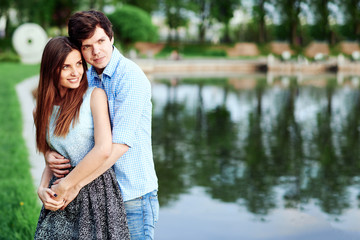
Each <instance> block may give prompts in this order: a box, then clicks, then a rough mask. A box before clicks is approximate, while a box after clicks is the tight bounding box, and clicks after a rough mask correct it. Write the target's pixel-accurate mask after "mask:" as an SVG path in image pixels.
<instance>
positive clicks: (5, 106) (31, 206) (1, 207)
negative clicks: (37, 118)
mask: <svg viewBox="0 0 360 240" xmlns="http://www.w3.org/2000/svg"><path fill="white" fill-rule="evenodd" d="M38 72H39V66H38V65H22V64H19V63H3V62H2V63H0V76H1V78H0V85H1V88H0V126H1V127H0V239H9V240H12V239H33V233H34V231H35V227H36V222H37V218H38V214H39V211H40V205H39V203H38V202H37V196H36V192H35V186H34V185H33V179H32V177H31V173H30V163H29V160H28V152H27V149H26V145H25V142H24V139H23V138H22V116H21V110H20V103H19V101H18V98H17V95H16V90H15V85H16V84H17V83H19V82H21V81H22V80H24V79H26V78H28V77H31V76H34V75H36V74H38Z"/></svg>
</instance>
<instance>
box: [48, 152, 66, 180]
mask: <svg viewBox="0 0 360 240" xmlns="http://www.w3.org/2000/svg"><path fill="white" fill-rule="evenodd" d="M45 161H46V164H47V165H48V166H49V168H50V170H51V171H52V172H53V174H54V176H55V177H57V178H63V177H64V176H65V175H66V174H68V173H69V170H67V169H68V168H70V167H71V165H70V161H69V159H66V158H64V157H63V156H62V155H60V154H59V153H57V152H54V151H47V152H46V154H45Z"/></svg>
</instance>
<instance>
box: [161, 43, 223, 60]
mask: <svg viewBox="0 0 360 240" xmlns="http://www.w3.org/2000/svg"><path fill="white" fill-rule="evenodd" d="M174 50H176V51H178V52H179V54H180V56H181V57H226V51H225V50H223V49H220V48H214V47H213V46H212V45H210V44H181V45H180V44H169V45H166V46H165V47H164V48H163V49H162V50H161V52H160V53H158V54H157V57H168V56H170V54H171V52H172V51H174Z"/></svg>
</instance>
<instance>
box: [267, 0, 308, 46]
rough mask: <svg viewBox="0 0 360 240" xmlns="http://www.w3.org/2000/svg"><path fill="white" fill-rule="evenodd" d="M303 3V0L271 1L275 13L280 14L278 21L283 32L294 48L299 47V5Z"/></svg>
mask: <svg viewBox="0 0 360 240" xmlns="http://www.w3.org/2000/svg"><path fill="white" fill-rule="evenodd" d="M304 1H305V0H271V2H272V3H273V5H274V6H275V7H276V8H277V12H278V13H281V15H280V21H281V25H282V27H283V31H285V32H286V34H287V36H288V40H289V41H290V43H291V44H293V45H295V46H297V45H299V42H298V37H299V35H298V31H299V30H300V20H299V14H300V12H301V4H302V3H303V2H304Z"/></svg>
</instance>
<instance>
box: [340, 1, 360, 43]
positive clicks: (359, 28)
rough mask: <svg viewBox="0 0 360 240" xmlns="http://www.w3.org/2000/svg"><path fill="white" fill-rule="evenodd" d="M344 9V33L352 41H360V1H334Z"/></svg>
mask: <svg viewBox="0 0 360 240" xmlns="http://www.w3.org/2000/svg"><path fill="white" fill-rule="evenodd" d="M334 2H335V4H336V5H337V6H338V7H339V8H340V9H342V12H343V16H344V25H343V27H342V28H343V30H345V29H346V30H348V31H343V32H342V33H343V34H344V35H345V37H347V38H348V39H351V40H360V0H334Z"/></svg>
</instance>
